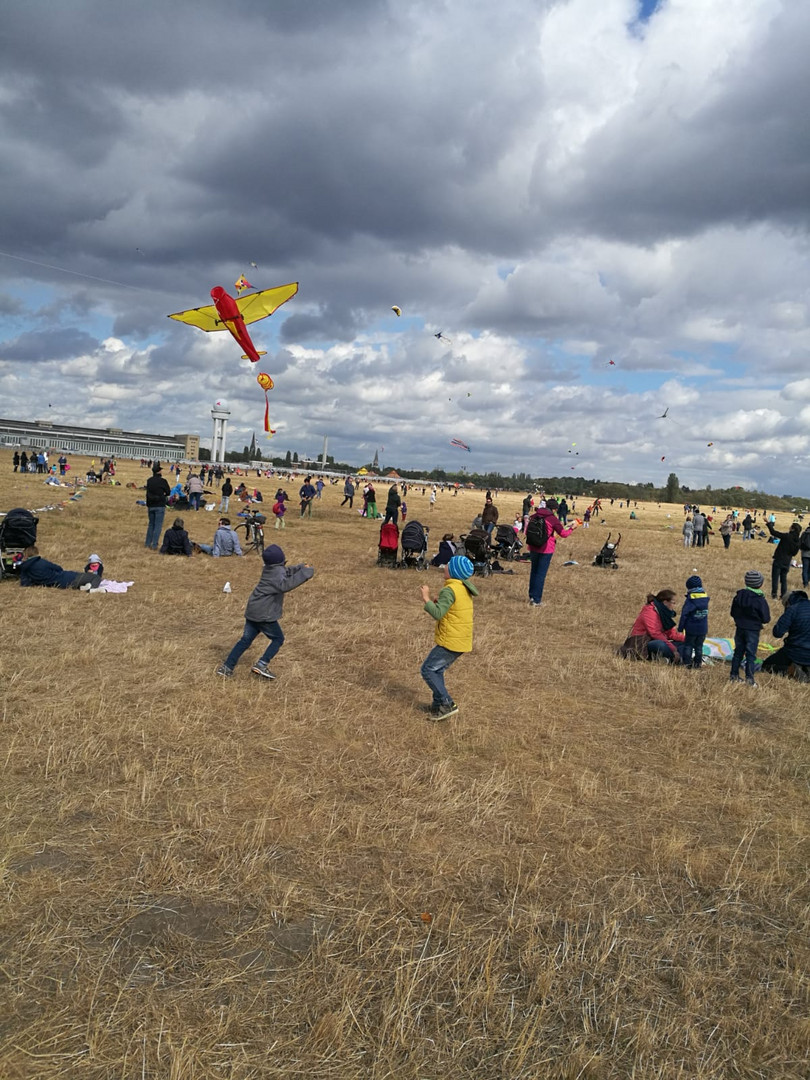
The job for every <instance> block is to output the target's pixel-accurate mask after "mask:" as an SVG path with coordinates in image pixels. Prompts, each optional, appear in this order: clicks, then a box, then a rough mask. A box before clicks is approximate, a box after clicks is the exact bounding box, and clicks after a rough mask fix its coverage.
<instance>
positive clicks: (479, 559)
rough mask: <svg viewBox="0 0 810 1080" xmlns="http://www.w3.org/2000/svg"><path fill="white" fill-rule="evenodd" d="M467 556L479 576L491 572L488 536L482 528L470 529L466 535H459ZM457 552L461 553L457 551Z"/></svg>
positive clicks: (485, 575)
mask: <svg viewBox="0 0 810 1080" xmlns="http://www.w3.org/2000/svg"><path fill="white" fill-rule="evenodd" d="M459 539H460V540H461V542H462V544H463V545H464V550H465V551H466V553H467V558H468V559H469V560H470V562H471V563H472V564H473V567H474V568H475V573H476V574H478V575H479V576H480V577H489V575H490V574H491V573H492V566H491V565H490V562H491V560H492V548H491V547H490V546H489V536H488V535H487V533H486V532H485V531H484V529H472V530H471V531H470V532H468V533H467V535H466V536H460V537H459ZM458 554H461V553H460V552H458Z"/></svg>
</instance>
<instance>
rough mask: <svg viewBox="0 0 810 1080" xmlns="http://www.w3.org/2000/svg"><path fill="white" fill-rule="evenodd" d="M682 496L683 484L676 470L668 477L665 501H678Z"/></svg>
mask: <svg viewBox="0 0 810 1080" xmlns="http://www.w3.org/2000/svg"><path fill="white" fill-rule="evenodd" d="M680 497H681V485H680V484H679V483H678V477H677V476H676V475H675V473H674V472H671V473H670V474H669V476H668V477H667V489H666V492H665V495H664V498H665V501H666V502H670V503H674V502H678V500H679V499H680Z"/></svg>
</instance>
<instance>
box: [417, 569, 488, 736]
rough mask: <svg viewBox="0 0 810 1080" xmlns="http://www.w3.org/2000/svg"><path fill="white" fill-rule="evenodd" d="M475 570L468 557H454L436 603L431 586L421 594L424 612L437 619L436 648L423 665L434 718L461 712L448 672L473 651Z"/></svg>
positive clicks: (425, 588) (432, 717)
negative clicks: (446, 682)
mask: <svg viewBox="0 0 810 1080" xmlns="http://www.w3.org/2000/svg"><path fill="white" fill-rule="evenodd" d="M474 572H475V567H474V566H473V564H472V563H471V562H470V560H469V559H468V558H467V557H466V555H454V556H453V558H452V559H451V560H450V562H449V563H448V564H447V566H445V568H444V576H445V582H446V584H445V585H444V587H443V588H442V590H441V592H440V593H439V595H438V597H437V598H436V600H431V599H430V586H428V585H422V586H421V587H420V590H419V591H420V593H421V595H422V602H423V604H424V610H425V611H426V612H427V613H428V615H430V616H431V618H433V619H435V620H436V630H435V635H434V641H435V645H434V646H433V648H432V649H431V650H430V652H429V653H428V655H427V657H426V659H425V662H424V663H423V664H422V670H421V675H422V678H423V679H424V680H425V682H426V683H427V684H428V686H429V687H430V689H431V690H432V691H433V703H432V704H431V706H430V716H431V719H433V720H447V719H448V717H450V716H455V714H456V713H457V712H458V705H456V703H455V702H454V701H453V699H452V698H451V697H450V695H449V694H448V693H447V687H446V686H445V685H444V673H445V671H447V669H448V668H449V667H450V665H451V664H454V663H455V662H456V660H458V658H459V657H460V656H461V654H462V653H465V652H472V646H473V600H472V598H473V597H474V596H478V590H477V589H476V587H475V585H473V583H472V576H473V574H474Z"/></svg>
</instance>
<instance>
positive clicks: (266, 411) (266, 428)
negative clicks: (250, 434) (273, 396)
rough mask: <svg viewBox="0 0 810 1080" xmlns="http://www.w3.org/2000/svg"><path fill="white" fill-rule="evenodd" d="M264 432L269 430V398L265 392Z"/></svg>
mask: <svg viewBox="0 0 810 1080" xmlns="http://www.w3.org/2000/svg"><path fill="white" fill-rule="evenodd" d="M264 430H265V431H269V430H270V398H269V397H268V396H267V391H266V390H265V392H264Z"/></svg>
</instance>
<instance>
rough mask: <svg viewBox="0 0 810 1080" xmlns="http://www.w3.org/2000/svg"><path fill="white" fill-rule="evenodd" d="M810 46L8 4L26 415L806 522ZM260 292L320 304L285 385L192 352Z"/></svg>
mask: <svg viewBox="0 0 810 1080" xmlns="http://www.w3.org/2000/svg"><path fill="white" fill-rule="evenodd" d="M809 41H810V4H802V3H796V2H795V0H657V2H656V0H501V2H500V3H498V4H493V3H492V2H491V0H488V2H486V3H484V2H482V0H432V2H430V3H428V2H427V0H397V2H396V3H393V2H390V3H389V2H386V0H341V2H340V3H335V2H334V0H306V2H305V3H301V2H300V0H232V2H231V3H230V4H228V5H222V4H214V3H212V2H210V0H194V3H193V4H192V3H190V2H188V0H173V3H171V4H166V3H165V0H159V2H158V0H140V2H139V3H137V4H110V3H109V0H70V3H67V4H61V5H56V4H42V3H34V4H17V5H12V6H11V7H10V8H9V9H8V10H7V11H6V12H5V13H4V17H3V27H2V32H1V33H0V149H1V150H2V154H1V155H0V162H1V163H2V164H0V176H2V191H3V195H4V206H3V214H2V219H0V386H1V387H2V393H1V394H0V416H4V417H11V418H16V419H49V420H52V421H54V422H60V423H61V422H65V423H76V424H84V425H88V426H100V427H107V426H115V427H120V428H125V429H129V430H142V431H147V432H159V433H165V434H173V433H180V432H197V433H199V434H200V435H201V436H202V440H203V445H206V444H210V437H211V428H212V423H211V419H210V410H211V408H212V406H213V404H214V403H215V402H216V401H225V402H226V403H227V406H228V407H229V408H230V410H231V424H230V432H229V445H230V446H231V447H232V448H236V449H241V447H242V446H243V445H244V444H245V443H247V442H249V441H250V437H251V434H252V433H253V432H256V436H257V441H258V443H259V445H260V446H261V447H262V449H263V452H264V453H266V454H279V455H280V454H283V453H284V452H285V451H286V450H288V449H290V450H293V451H297V452H298V453H299V454H300V455H305V454H306V455H308V454H313V453H318V452H319V451H320V449H321V447H322V443H323V437H324V435H327V436H328V437H329V452H330V453H332V454H334V455H335V457H336V458H337V459H338V460H344V461H349V462H351V463H353V464H356V465H360V464H362V463H364V462H367V461H370V460H371V458H372V457H373V456H374V452H375V450H377V449H379V448H381V447H384V449H382V450H380V458H381V460H382V461H383V462H384V463H388V464H390V465H393V466H399V467H402V468H414V469H422V468H424V469H425V470H428V469H432V468H437V467H438V468H444V469H457V468H459V467H461V466H466V467H467V469H469V470H470V471H481V472H485V471H488V470H499V471H501V472H502V473H506V474H511V473H514V472H528V473H531V474H532V475H535V476H538V475H539V476H549V475H565V474H567V473H569V472H571V473H572V474H574V475H583V476H586V477H598V478H601V479H603V480H605V479H612V480H625V481H633V482H642V483H643V482H648V481H652V482H653V483H655V484H663V483H665V482H666V478H667V476H668V475H669V473H670V472H675V473H677V475H678V476H679V478H680V480H681V482H682V483H686V484H688V485H689V486H692V487H702V486H704V485H705V484H707V483H709V484H711V485H712V486H713V487H726V486H732V485H736V484H740V485H743V486H746V487H758V488H760V489H762V490H767V491H771V492H775V493H778V494H781V493H792V494H807V493H808V492H810V481H809V480H808V464H810V369H809V367H810V366H809V365H808V358H809V357H810V322H809V318H810V316H809V315H808V304H810V262H809V260H808V255H809V254H810V244H809V243H808V221H809V218H808V208H809V204H810V65H808V64H807V57H806V54H807V45H808V42H809ZM251 263H256V264H257V266H256V268H255V269H254V268H253V267H252V266H251ZM242 273H244V274H245V275H246V276H247V277H248V279H249V280H250V281H251V283H252V284H253V285H254V286H256V287H257V288H268V287H271V286H274V285H281V284H284V283H286V282H290V281H297V282H299V283H300V287H299V292H298V294H297V296H295V297H294V298H293V299H292V300H290V301H289V302H288V303H287V304H286V305H285V306H284V307H282V308H281V309H280V310H279V311H278V312H277V313H276V314H275V315H273V316H272V317H271V318H269V319H267V320H264V321H262V322H259V323H254V324H253V325H252V326H251V328H250V330H251V335H252V338H253V341H254V343H255V345H256V347H257V348H259V349H265V350H267V355H266V356H265V357H263V358H262V360H261V362H260V363H259V364H255V365H253V364H250V363H249V362H248V361H247V360H242V359H241V350H240V348H239V346H238V345H237V344H236V343H235V342H234V341H233V340H232V339H231V338H230V336H229V335H228V334H227V333H214V334H205V333H203V332H202V331H200V330H198V329H195V328H193V327H189V326H185V325H182V324H178V323H175V322H174V321H172V320H170V319H167V318H166V316H167V315H168V314H170V313H172V312H176V311H180V310H182V309H185V308H191V307H198V306H200V305H203V304H206V303H210V298H209V292H210V290H211V288H212V287H213V286H215V285H223V286H224V287H225V288H226V289H228V290H229V291H231V292H234V289H233V283H234V282H235V281H236V279H237V278H238V277H239V275H240V274H242ZM393 305H396V306H398V307H399V308H400V309H401V311H402V315H401V316H400V317H397V315H395V314H394V312H393V311H392V306H393ZM438 334H441V335H442V336H441V337H437V336H436V335H438ZM611 361H612V363H611ZM258 370H263V371H266V372H267V373H268V374H270V375H271V376H272V378H273V380H274V383H275V389H274V390H273V391H271V392H270V422H271V426H272V427H273V428H275V430H276V435H275V436H274V437H273V438H272V439H270V440H267V439H266V437H265V436H264V434H263V431H262V422H263V415H264V394H263V392H262V390H261V389H260V388H259V386H258V385H257V384H256V379H255V377H256V374H257V371H258ZM665 410H667V415H666V416H663V414H664V412H665ZM659 417H663V418H661V419H659ZM451 439H459V440H461V441H463V442H465V443H466V444H468V445H469V446H470V448H471V450H470V452H469V453H466V452H465V451H463V450H459V449H457V448H455V447H453V446H451V445H450V440H451ZM662 459H663V460H662Z"/></svg>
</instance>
